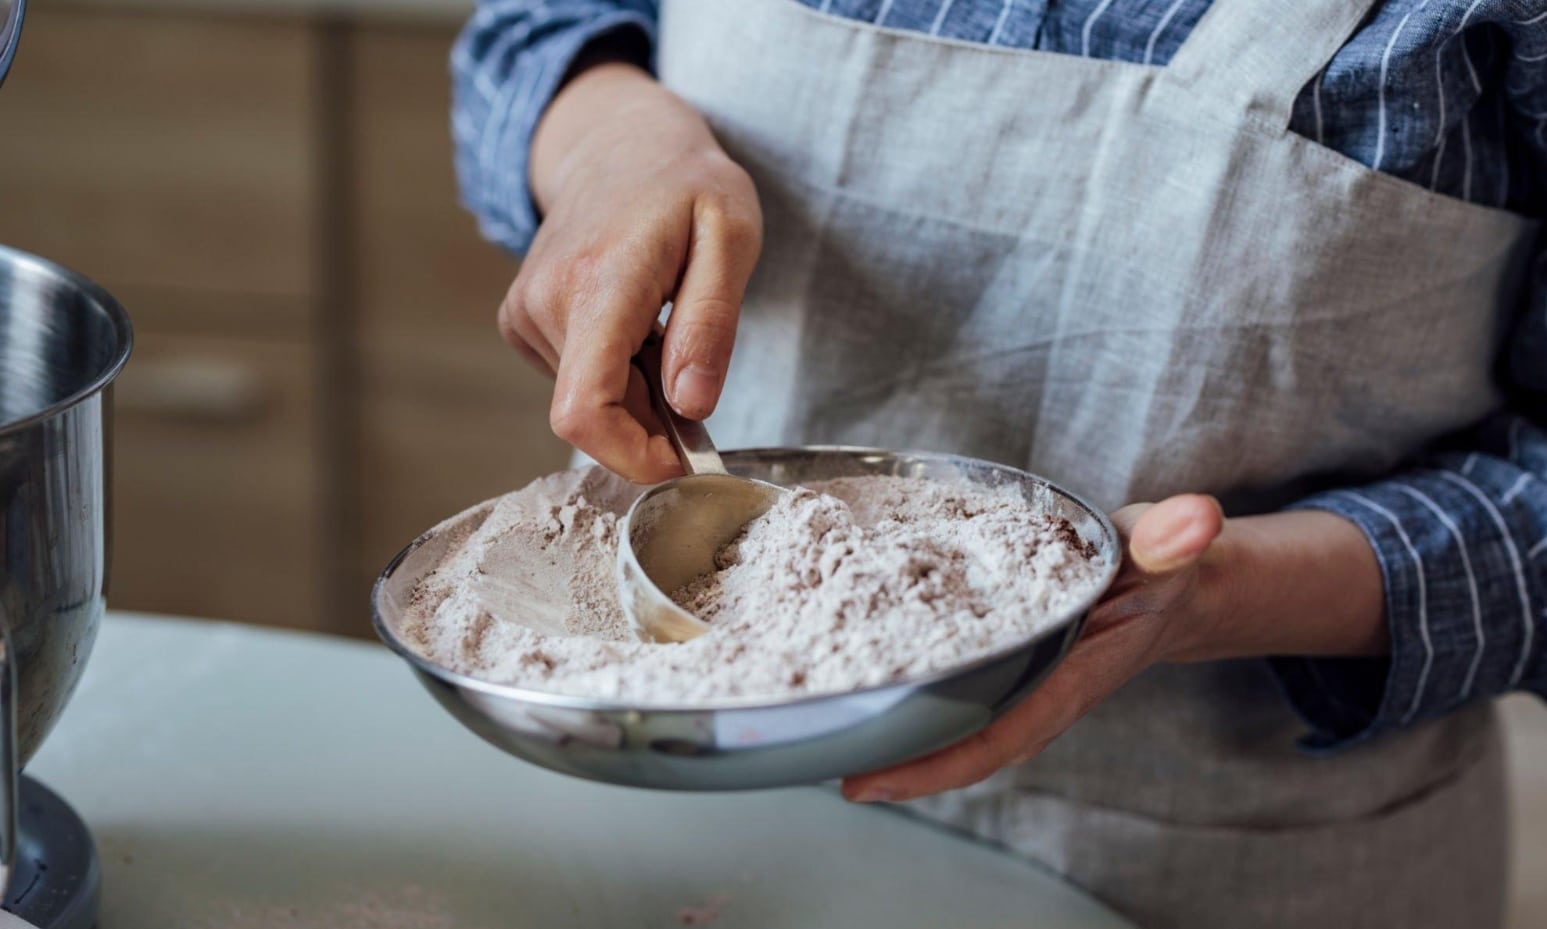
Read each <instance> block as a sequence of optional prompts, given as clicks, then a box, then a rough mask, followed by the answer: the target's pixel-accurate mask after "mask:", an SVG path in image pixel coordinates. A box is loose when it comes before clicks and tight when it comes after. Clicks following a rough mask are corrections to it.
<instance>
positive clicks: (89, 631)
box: [0, 247, 131, 884]
mask: <svg viewBox="0 0 1547 929" xmlns="http://www.w3.org/2000/svg"><path fill="white" fill-rule="evenodd" d="M130 342H131V335H130V330H129V317H128V316H127V315H126V314H125V313H124V311H123V308H122V307H120V306H119V305H118V303H117V301H115V300H114V299H113V298H112V297H110V296H108V294H107V293H106V292H105V291H103V290H102V289H101V288H99V287H97V286H96V285H95V284H92V283H91V282H90V281H88V280H86V279H85V278H83V277H81V276H79V275H77V274H74V273H72V272H70V271H67V270H65V269H64V268H61V267H59V266H58V265H56V264H53V263H51V262H47V261H44V260H43V259H41V258H35V257H33V256H31V255H28V254H25V253H23V252H18V251H15V250H13V249H8V248H4V247H0V630H3V633H4V634H3V637H0V638H3V648H0V866H6V865H9V864H10V861H11V858H10V856H11V855H12V853H13V850H14V848H15V846H14V843H13V840H12V839H13V836H12V832H13V830H14V823H15V819H14V817H15V797H16V794H15V790H16V781H15V776H16V769H17V768H19V767H21V765H23V764H25V763H26V761H27V759H28V758H30V757H32V753H33V752H34V751H36V750H37V748H38V746H39V745H40V744H41V743H42V741H43V737H44V736H45V735H47V734H48V731H49V729H50V728H51V727H52V726H53V724H54V722H55V721H56V720H57V719H58V718H59V714H60V713H61V712H62V711H63V710H64V705H65V703H66V701H68V700H69V699H70V694H71V693H72V692H73V691H74V690H75V685H76V682H77V681H79V680H80V676H81V672H82V671H83V670H85V667H86V656H87V655H89V654H91V645H92V642H93V640H94V639H95V638H96V634H97V624H98V623H99V622H100V621H101V619H102V610H103V607H104V603H105V601H104V597H105V592H106V588H107V577H108V547H107V546H108V537H109V524H108V500H109V492H110V485H109V481H108V474H109V467H110V455H109V453H108V446H109V441H108V440H109V424H110V419H111V409H112V404H111V399H110V395H109V393H108V385H109V384H110V383H111V382H112V380H113V378H114V377H116V376H117V374H118V372H119V370H120V369H121V368H122V367H123V365H124V362H125V361H126V360H127V359H128V357H129V346H130ZM0 884H3V882H0Z"/></svg>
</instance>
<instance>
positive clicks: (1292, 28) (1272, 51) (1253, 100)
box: [1164, 0, 1375, 129]
mask: <svg viewBox="0 0 1547 929" xmlns="http://www.w3.org/2000/svg"><path fill="white" fill-rule="evenodd" d="M1374 3H1375V0H1214V2H1212V3H1210V4H1209V8H1208V10H1207V11H1205V12H1204V14H1203V18H1202V19H1201V20H1199V21H1198V24H1197V25H1196V26H1194V27H1193V31H1192V34H1191V35H1189V36H1188V37H1187V40H1186V41H1185V42H1184V43H1183V44H1182V47H1181V49H1179V50H1178V51H1177V53H1176V55H1175V56H1173V57H1172V59H1171V62H1170V64H1169V65H1168V66H1167V67H1166V68H1165V72H1164V73H1165V74H1166V79H1167V80H1168V81H1170V82H1171V83H1175V84H1180V85H1181V86H1182V87H1184V88H1185V89H1187V90H1188V91H1190V92H1192V93H1196V94H1199V95H1201V96H1203V97H1205V98H1207V99H1211V100H1214V101H1219V102H1223V103H1226V104H1229V105H1231V106H1232V108H1233V109H1236V110H1237V111H1238V110H1239V109H1240V106H1241V105H1242V104H1243V103H1244V104H1245V106H1246V109H1247V111H1248V112H1250V113H1253V114H1255V115H1256V116H1257V117H1258V118H1259V119H1262V120H1264V121H1266V122H1268V123H1269V124H1270V125H1272V126H1274V127H1275V128H1280V129H1287V128H1288V127H1289V118H1290V115H1291V113H1292V112H1293V110H1294V102H1295V99H1296V98H1297V97H1298V96H1299V95H1300V91H1301V90H1302V89H1304V87H1305V85H1306V84H1308V83H1310V81H1311V79H1312V78H1314V77H1316V75H1318V74H1320V73H1321V70H1322V68H1324V67H1326V66H1327V63H1328V62H1329V61H1331V60H1332V56H1333V55H1335V54H1337V51H1338V49H1340V48H1342V47H1343V45H1344V43H1345V42H1347V41H1348V39H1349V37H1350V36H1352V35H1353V33H1354V30H1355V29H1357V28H1358V27H1359V24H1360V23H1361V22H1363V21H1364V18H1365V15H1366V14H1367V13H1368V12H1369V10H1370V8H1371V7H1372V6H1374Z"/></svg>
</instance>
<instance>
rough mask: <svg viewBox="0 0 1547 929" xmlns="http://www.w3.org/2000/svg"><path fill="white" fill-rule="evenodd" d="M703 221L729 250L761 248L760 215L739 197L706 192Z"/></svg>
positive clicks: (761, 222) (741, 251)
mask: <svg viewBox="0 0 1547 929" xmlns="http://www.w3.org/2000/svg"><path fill="white" fill-rule="evenodd" d="M704 222H705V223H706V225H708V227H709V229H710V231H711V233H712V234H713V235H715V236H716V237H717V238H719V239H720V240H721V241H722V242H723V243H724V244H725V246H726V248H728V249H729V250H731V251H733V252H738V253H747V252H756V251H758V250H760V249H761V248H762V245H763V218H762V214H761V213H759V211H758V210H757V209H756V207H755V206H749V205H748V204H747V202H746V201H745V200H744V199H743V198H741V197H739V196H736V195H733V194H728V193H725V192H721V191H716V192H714V193H711V194H708V195H707V196H706V197H705V202H704Z"/></svg>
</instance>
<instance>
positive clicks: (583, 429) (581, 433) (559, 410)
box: [548, 400, 590, 445]
mask: <svg viewBox="0 0 1547 929" xmlns="http://www.w3.org/2000/svg"><path fill="white" fill-rule="evenodd" d="M548 428H550V429H552V430H553V434H554V435H556V436H558V437H559V438H561V439H563V440H564V441H566V442H568V443H570V444H571V445H579V444H580V443H582V442H584V441H585V440H586V436H587V435H589V433H590V417H589V416H588V415H587V413H586V411H585V410H584V409H582V408H580V407H578V406H576V405H575V404H574V403H573V402H571V401H568V400H555V401H554V403H553V406H552V407H551V408H549V410H548Z"/></svg>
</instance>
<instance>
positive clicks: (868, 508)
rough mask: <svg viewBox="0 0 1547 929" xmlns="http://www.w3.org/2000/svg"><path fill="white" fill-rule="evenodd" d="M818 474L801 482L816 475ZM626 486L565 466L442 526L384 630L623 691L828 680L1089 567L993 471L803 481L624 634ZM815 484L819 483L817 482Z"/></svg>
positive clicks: (947, 655) (629, 696)
mask: <svg viewBox="0 0 1547 929" xmlns="http://www.w3.org/2000/svg"><path fill="white" fill-rule="evenodd" d="M819 491H820V492H821V493H819ZM638 493H639V489H638V488H636V487H634V486H632V485H630V484H627V483H626V482H624V481H622V480H620V479H618V478H615V477H613V476H612V475H610V474H608V473H606V472H605V471H602V470H600V469H596V468H587V469H579V470H574V471H565V472H562V473H559V474H555V475H551V476H549V477H547V478H544V479H542V480H539V481H536V482H535V483H533V484H531V485H529V486H528V487H526V488H524V489H523V490H520V491H517V492H516V493H513V494H509V495H507V496H504V497H501V498H499V499H498V500H495V501H491V502H490V503H488V504H484V506H483V507H481V508H479V511H478V512H477V513H475V514H472V515H473V516H474V517H476V515H480V514H481V515H482V516H483V518H482V520H481V521H480V520H479V519H477V518H466V517H458V518H457V519H455V520H452V521H451V523H449V524H448V525H458V526H460V527H461V528H460V531H461V533H462V534H463V535H464V536H465V538H462V539H459V540H457V541H456V543H455V544H453V545H452V547H451V549H450V550H449V552H448V553H447V555H446V556H445V558H444V559H443V561H442V562H441V564H440V565H439V566H437V568H436V569H435V571H434V572H432V573H431V575H430V576H429V577H427V578H426V579H425V581H424V582H423V583H422V584H421V586H420V587H419V589H418V590H417V591H415V593H414V596H413V601H412V605H411V608H410V610H409V614H410V615H409V618H408V620H407V621H406V628H405V629H404V630H402V631H403V633H404V637H405V638H406V639H407V641H408V642H409V643H410V644H411V645H413V646H414V647H415V648H416V649H417V650H418V651H420V652H421V654H423V655H424V656H425V657H427V658H429V659H430V660H432V661H434V662H436V663H438V664H441V665H443V666H445V667H448V668H451V669H452V670H455V671H458V672H461V673H464V674H468V675H471V676H474V677H479V678H483V679H485V680H490V681H495V682H501V683H510V684H516V685H520V686H524V687H530V688H534V689H540V690H547V691H553V692H557V693H565V694H574V695H581V696H588V697H602V698H611V699H615V700H619V701H623V702H628V703H634V704H640V705H663V704H673V705H694V704H702V703H709V702H714V701H718V700H725V699H737V698H748V697H771V698H788V697H792V696H809V695H815V694H826V693H837V692H842V691H847V690H853V689H856V688H860V687H866V686H871V685H875V684H882V683H885V682H888V681H893V680H898V679H902V678H909V677H916V676H919V675H923V674H927V673H929V672H931V671H936V670H940V669H944V668H947V667H950V666H953V665H958V664H961V663H962V662H964V661H968V660H971V659H972V658H974V657H976V656H979V655H982V654H985V653H988V652H992V651H995V650H998V649H1001V648H1005V647H1008V646H1011V645H1013V644H1014V643H1016V642H1018V641H1023V640H1025V639H1026V638H1027V637H1029V636H1031V635H1034V634H1035V633H1037V632H1038V631H1040V630H1042V629H1044V628H1047V627H1048V626H1049V625H1050V624H1052V623H1054V622H1056V621H1058V620H1059V619H1060V618H1061V617H1062V616H1063V615H1064V614H1065V613H1066V612H1067V611H1068V610H1070V609H1072V608H1074V607H1075V606H1077V605H1078V603H1079V601H1080V600H1081V599H1082V598H1083V597H1084V596H1085V594H1086V593H1087V592H1088V591H1089V590H1090V588H1091V587H1092V585H1094V584H1095V583H1096V582H1097V580H1098V578H1099V573H1100V572H1099V571H1098V569H1097V567H1096V566H1095V565H1094V564H1092V563H1091V562H1090V561H1089V553H1090V550H1089V547H1088V545H1087V544H1086V543H1085V542H1083V541H1082V540H1080V539H1079V537H1078V536H1077V535H1076V534H1075V532H1074V530H1073V528H1072V527H1070V526H1069V525H1068V524H1067V523H1065V522H1063V521H1061V520H1054V519H1053V518H1050V517H1048V516H1046V515H1044V514H1042V513H1041V512H1039V511H1038V510H1037V509H1036V508H1034V507H1033V505H1032V504H1030V503H1027V502H1026V501H1025V500H1023V499H1022V498H1021V496H1020V495H1019V494H1018V493H1016V492H1015V491H1014V490H1011V489H1003V490H995V489H988V488H984V487H975V486H971V485H963V484H946V483H941V482H935V481H926V480H923V479H916V478H897V477H865V478H845V479H841V480H836V481H829V482H825V483H821V484H816V485H812V488H811V489H805V490H800V491H797V492H796V493H795V494H793V495H791V496H790V498H789V499H787V500H786V501H784V502H782V503H781V504H779V505H778V506H776V507H775V508H774V509H773V510H771V511H770V512H769V513H768V514H767V515H765V516H764V517H762V518H760V519H759V520H757V521H755V522H754V523H753V524H752V525H751V526H749V527H748V529H747V531H746V533H744V535H743V537H742V538H741V539H740V540H739V541H738V542H735V543H732V544H731V545H728V546H726V548H724V549H722V550H721V552H720V556H719V559H718V565H719V568H720V570H718V571H717V572H716V573H715V574H713V575H709V576H706V577H703V578H700V579H699V580H697V581H695V582H694V584H692V585H690V586H689V587H688V588H684V589H683V590H682V591H677V592H674V596H675V597H676V598H677V599H678V602H679V603H683V604H684V605H685V606H687V607H688V608H689V609H690V610H692V611H694V612H695V613H697V614H698V615H700V616H701V617H703V618H704V619H705V620H707V621H709V622H710V623H711V627H712V628H711V631H710V632H709V633H707V634H705V635H703V636H701V637H699V638H697V639H695V640H693V641H691V642H688V643H684V644H680V645H679V644H655V643H644V642H640V641H638V640H637V638H636V637H635V635H634V633H633V630H632V629H631V627H630V626H629V625H628V622H627V620H626V619H625V618H624V616H623V613H622V610H621V608H620V607H619V606H618V602H617V595H616V587H615V580H614V573H613V569H614V559H615V556H616V546H617V543H618V534H617V523H618V520H619V519H620V517H621V516H622V514H623V513H624V512H625V511H626V510H627V508H628V504H629V503H630V502H632V500H633V498H634V497H635V496H636V495H637V494H638ZM823 494H828V495H830V496H824V495H823Z"/></svg>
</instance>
